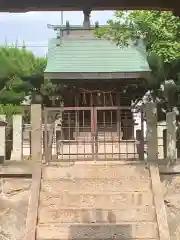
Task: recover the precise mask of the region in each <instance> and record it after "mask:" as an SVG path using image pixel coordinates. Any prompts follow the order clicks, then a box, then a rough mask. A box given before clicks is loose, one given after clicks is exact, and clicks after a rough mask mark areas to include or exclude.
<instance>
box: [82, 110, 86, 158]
mask: <svg viewBox="0 0 180 240" xmlns="http://www.w3.org/2000/svg"><path fill="white" fill-rule="evenodd" d="M82 112H83V132H86V127H85V117H84V115H85V114H84V110H83V111H82ZM85 138H86V136H83V150H84V151H83V157H84V158H85V154H86V147H85Z"/></svg>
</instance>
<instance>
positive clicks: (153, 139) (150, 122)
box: [145, 103, 158, 161]
mask: <svg viewBox="0 0 180 240" xmlns="http://www.w3.org/2000/svg"><path fill="white" fill-rule="evenodd" d="M145 109H146V122H147V160H148V161H156V160H157V159H158V139H157V107H156V104H155V103H147V104H146V105H145Z"/></svg>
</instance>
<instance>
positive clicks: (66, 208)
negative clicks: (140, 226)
mask: <svg viewBox="0 0 180 240" xmlns="http://www.w3.org/2000/svg"><path fill="white" fill-rule="evenodd" d="M54 206H55V205H54V204H52V205H50V206H49V207H51V210H56V209H57V210H60V211H65V210H72V211H75V210H77V211H97V210H100V211H109V210H112V211H116V210H117V211H121V210H124V209H125V208H124V207H120V208H110V209H109V208H92V207H83V208H82V207H79V208H78V207H54ZM131 206H132V207H131ZM131 206H130V207H128V208H129V209H132V210H137V209H144V208H151V209H152V210H155V206H154V205H143V206H133V205H131ZM47 207H48V206H46V205H43V204H40V206H39V210H41V209H42V208H47Z"/></svg>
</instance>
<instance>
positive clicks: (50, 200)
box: [40, 191, 153, 210]
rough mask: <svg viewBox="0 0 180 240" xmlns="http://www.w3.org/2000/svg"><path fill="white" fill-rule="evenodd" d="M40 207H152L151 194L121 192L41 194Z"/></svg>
mask: <svg viewBox="0 0 180 240" xmlns="http://www.w3.org/2000/svg"><path fill="white" fill-rule="evenodd" d="M40 206H44V207H47V206H52V207H56V208H66V207H67V208H68V207H69V208H102V207H103V208H104V209H108V210H111V209H118V208H125V209H127V208H128V207H129V206H130V207H131V206H132V207H134V206H136V207H142V206H153V197H152V193H151V192H150V191H149V192H148V191H145V192H142V191H141V192H121V193H113V192H109V193H108V192H106V193H81V192H79V193H77V192H69V191H64V192H63V191H56V192H55V193H51V192H41V194H40Z"/></svg>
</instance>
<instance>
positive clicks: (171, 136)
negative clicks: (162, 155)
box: [166, 112, 176, 160]
mask: <svg viewBox="0 0 180 240" xmlns="http://www.w3.org/2000/svg"><path fill="white" fill-rule="evenodd" d="M166 125H167V158H168V159H169V160H174V159H176V113H175V112H168V113H167V114H166Z"/></svg>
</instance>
